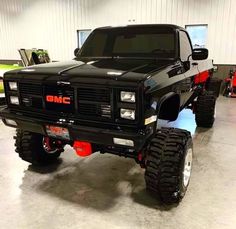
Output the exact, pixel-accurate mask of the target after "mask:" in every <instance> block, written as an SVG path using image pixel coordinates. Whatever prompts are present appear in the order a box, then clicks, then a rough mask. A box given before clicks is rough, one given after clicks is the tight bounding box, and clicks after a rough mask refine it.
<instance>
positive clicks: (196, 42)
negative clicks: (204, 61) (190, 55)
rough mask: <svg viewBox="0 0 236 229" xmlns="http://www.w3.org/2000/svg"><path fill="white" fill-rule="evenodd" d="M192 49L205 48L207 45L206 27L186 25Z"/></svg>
mask: <svg viewBox="0 0 236 229" xmlns="http://www.w3.org/2000/svg"><path fill="white" fill-rule="evenodd" d="M185 28H186V30H187V31H188V33H189V36H190V39H191V41H192V44H193V48H205V47H206V43H207V25H186V26H185Z"/></svg>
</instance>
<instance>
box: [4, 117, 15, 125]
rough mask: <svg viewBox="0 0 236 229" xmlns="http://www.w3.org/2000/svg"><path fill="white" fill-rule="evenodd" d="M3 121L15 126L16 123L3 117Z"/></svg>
mask: <svg viewBox="0 0 236 229" xmlns="http://www.w3.org/2000/svg"><path fill="white" fill-rule="evenodd" d="M5 122H6V124H7V125H10V126H17V123H16V122H15V121H14V120H12V119H5Z"/></svg>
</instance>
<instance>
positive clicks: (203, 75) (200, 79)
mask: <svg viewBox="0 0 236 229" xmlns="http://www.w3.org/2000/svg"><path fill="white" fill-rule="evenodd" d="M208 77H209V71H208V70H207V71H204V72H200V73H199V74H197V75H196V76H195V78H194V83H195V84H199V83H205V82H206V81H207V79H208Z"/></svg>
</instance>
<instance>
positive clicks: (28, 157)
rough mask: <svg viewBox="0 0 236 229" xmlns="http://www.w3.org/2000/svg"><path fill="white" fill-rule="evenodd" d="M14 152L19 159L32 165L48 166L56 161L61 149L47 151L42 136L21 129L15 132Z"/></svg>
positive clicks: (62, 149)
mask: <svg viewBox="0 0 236 229" xmlns="http://www.w3.org/2000/svg"><path fill="white" fill-rule="evenodd" d="M14 138H15V147H16V149H15V151H16V152H17V153H18V154H19V157H20V158H21V159H22V160H24V161H27V162H30V163H32V164H33V165H48V164H50V163H53V162H55V161H56V160H57V158H58V157H59V156H60V154H61V152H63V151H64V148H63V147H58V148H54V149H52V150H51V151H47V150H46V148H45V146H44V144H43V140H44V136H43V135H41V134H36V133H31V132H28V131H24V130H21V129H17V130H16V136H15V137H14Z"/></svg>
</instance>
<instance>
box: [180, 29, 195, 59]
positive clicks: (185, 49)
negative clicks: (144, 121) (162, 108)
mask: <svg viewBox="0 0 236 229" xmlns="http://www.w3.org/2000/svg"><path fill="white" fill-rule="evenodd" d="M179 40H180V41H179V42H180V59H181V60H182V61H186V60H187V59H188V56H189V55H190V54H192V47H191V43H190V40H189V38H188V36H187V33H186V32H183V31H180V32H179Z"/></svg>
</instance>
